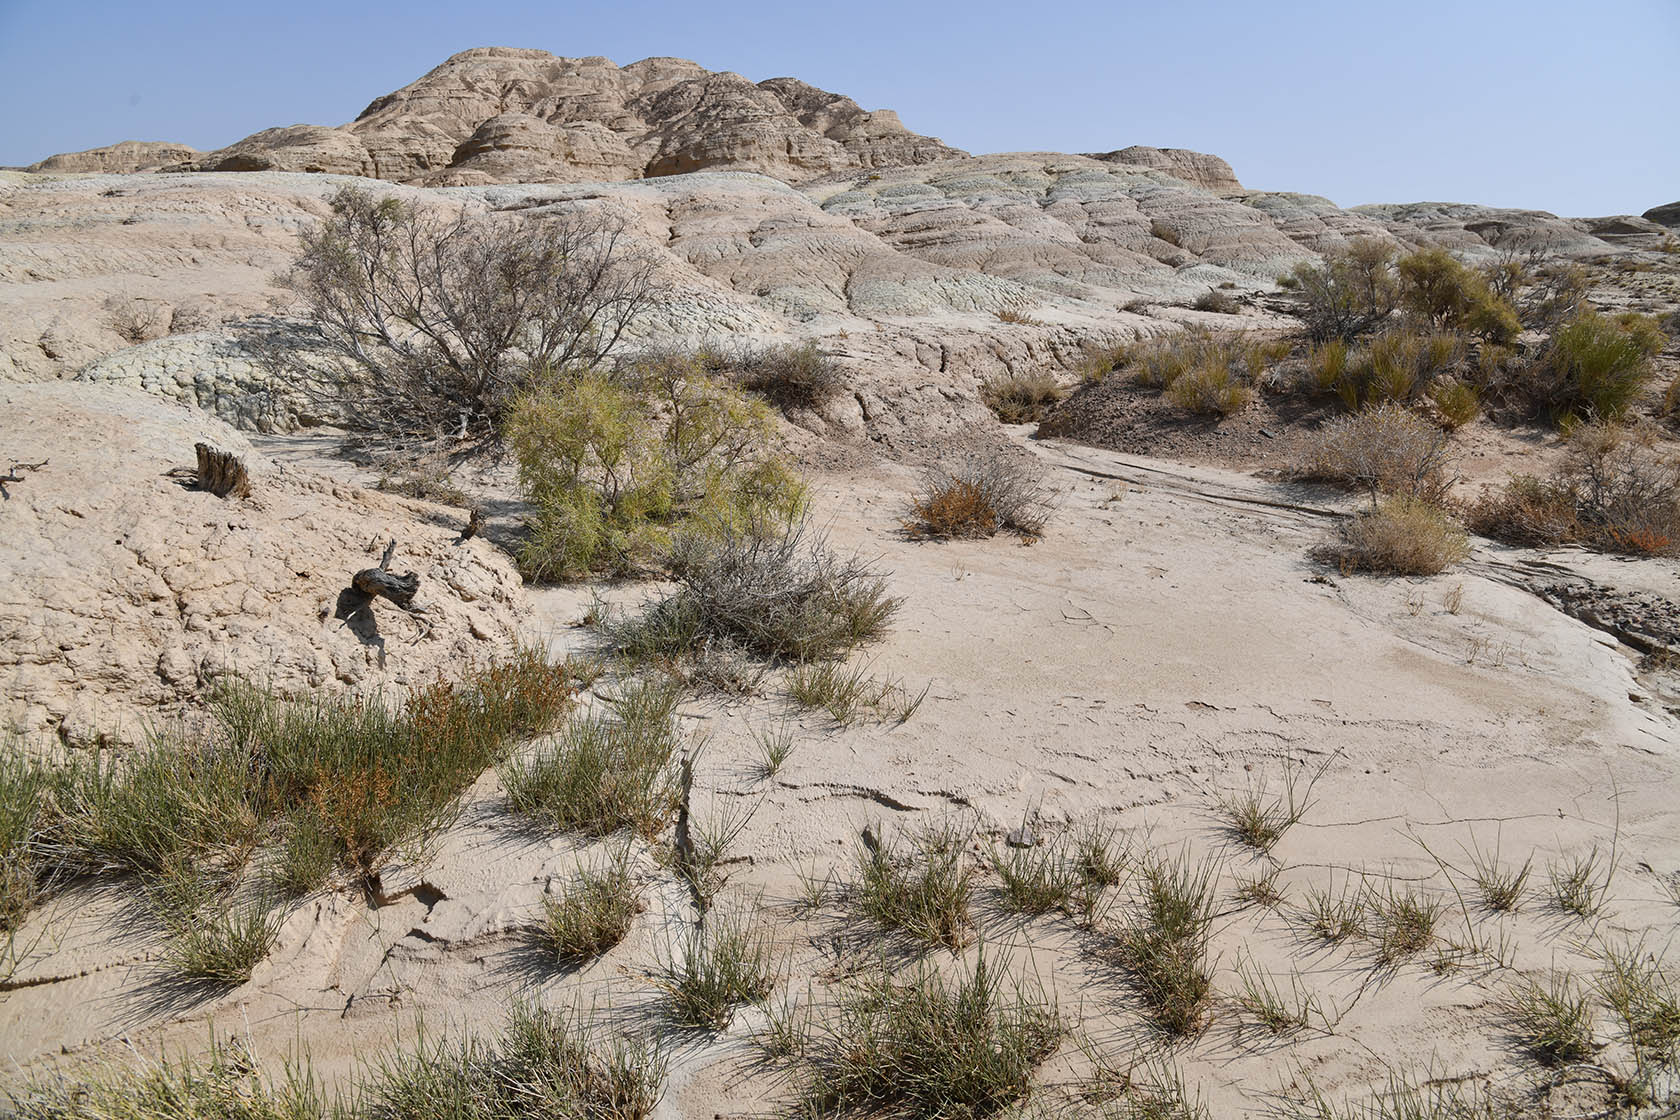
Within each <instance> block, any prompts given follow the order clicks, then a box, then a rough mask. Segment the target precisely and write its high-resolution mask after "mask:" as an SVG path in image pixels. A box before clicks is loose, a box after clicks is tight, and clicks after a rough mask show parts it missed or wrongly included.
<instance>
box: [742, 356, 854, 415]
mask: <svg viewBox="0 0 1680 1120" xmlns="http://www.w3.org/2000/svg"><path fill="white" fill-rule="evenodd" d="M720 360H722V361H723V362H724V363H725V364H727V365H729V366H731V367H733V369H734V372H735V382H736V384H738V385H739V386H740V387H741V388H743V389H746V390H748V391H750V392H754V393H758V394H760V395H762V396H764V397H766V398H768V399H769V400H770V402H771V403H772V404H774V405H775V406H776V407H778V408H780V409H782V410H783V411H786V410H788V409H792V408H807V409H814V408H820V407H821V406H822V405H824V404H826V403H827V402H829V401H831V400H833V399H834V398H835V397H838V396H839V395H840V394H841V393H843V392H845V391H846V374H845V371H844V370H842V369H841V368H840V364H839V363H838V362H836V361H835V360H834V359H833V358H832V357H830V356H829V355H827V354H825V353H823V352H822V350H821V349H819V348H818V347H817V344H816V343H814V342H807V343H803V344H802V345H798V346H793V345H782V346H766V347H762V348H759V349H755V350H746V351H744V352H742V353H741V354H739V355H736V356H734V357H732V358H725V359H720Z"/></svg>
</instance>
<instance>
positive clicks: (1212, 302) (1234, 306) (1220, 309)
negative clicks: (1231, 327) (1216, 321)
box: [1190, 288, 1242, 315]
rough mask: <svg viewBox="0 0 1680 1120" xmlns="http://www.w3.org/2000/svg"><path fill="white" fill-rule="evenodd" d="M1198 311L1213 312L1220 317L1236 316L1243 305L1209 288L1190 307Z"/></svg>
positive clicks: (1217, 290) (1216, 289)
mask: <svg viewBox="0 0 1680 1120" xmlns="http://www.w3.org/2000/svg"><path fill="white" fill-rule="evenodd" d="M1190 306H1191V307H1193V308H1195V309H1196V310H1197V311H1212V312H1215V313H1217V314H1220V315H1235V314H1236V313H1237V312H1238V311H1240V310H1242V305H1241V304H1239V303H1238V302H1237V301H1236V300H1235V299H1233V298H1232V297H1230V296H1228V295H1226V294H1225V293H1224V292H1222V291H1220V290H1219V289H1218V288H1209V289H1208V290H1207V291H1205V292H1203V293H1202V294H1201V295H1199V296H1197V297H1196V301H1195V302H1194V303H1192V304H1191V305H1190Z"/></svg>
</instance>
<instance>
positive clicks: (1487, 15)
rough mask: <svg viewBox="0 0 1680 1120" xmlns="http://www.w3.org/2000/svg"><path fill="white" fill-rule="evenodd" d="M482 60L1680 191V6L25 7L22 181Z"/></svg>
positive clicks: (1552, 204)
mask: <svg viewBox="0 0 1680 1120" xmlns="http://www.w3.org/2000/svg"><path fill="white" fill-rule="evenodd" d="M473 46H519V47H538V48H541V49H543V50H548V51H552V52H553V53H555V54H560V55H570V56H583V55H606V56H607V57H609V58H611V59H613V60H614V61H615V62H618V63H620V64H624V63H628V62H633V61H635V60H637V59H639V58H645V57H648V56H650V55H677V56H680V57H684V58H692V59H694V60H695V61H697V62H699V63H700V64H701V65H703V66H706V67H707V68H709V69H713V70H734V71H736V72H738V73H741V74H744V75H746V76H747V77H748V78H751V79H753V80H755V81H758V80H762V79H764V78H772V77H779V76H783V75H791V76H793V77H797V78H801V79H803V80H805V81H808V82H811V83H812V84H814V85H818V86H821V87H823V88H825V89H829V90H832V91H835V92H837V93H843V94H847V95H849V96H851V97H853V98H855V99H856V100H857V101H859V102H860V103H862V105H863V106H864V108H866V109H880V108H887V109H896V110H897V111H898V112H899V113H900V115H901V116H902V117H903V119H904V123H905V124H906V126H908V127H909V128H911V129H913V130H915V131H917V132H922V133H927V134H929V135H933V136H938V137H940V138H941V139H943V140H944V141H945V142H946V143H949V144H952V145H954V146H956V147H959V148H966V149H968V150H969V151H972V152H977V153H978V152H996V151H1018V150H1024V149H1038V150H1049V151H1064V152H1089V151H1108V150H1111V149H1114V148H1121V147H1125V146H1127V145H1129V144H1153V145H1156V146H1158V147H1178V148H1194V149H1197V150H1200V151H1206V152H1213V153H1216V154H1218V155H1221V156H1223V157H1225V158H1226V159H1227V160H1229V161H1230V162H1231V164H1232V166H1233V167H1234V168H1235V169H1236V172H1237V175H1238V177H1239V178H1241V179H1242V181H1243V182H1244V183H1245V184H1247V185H1248V186H1251V187H1257V188H1262V189H1268V190H1299V191H1305V192H1308V193H1313V194H1323V195H1327V196H1329V197H1330V198H1331V199H1333V200H1335V201H1336V202H1338V203H1340V204H1342V205H1345V206H1350V205H1355V204H1358V203H1363V202H1407V201H1419V200H1450V201H1464V202H1483V203H1488V204H1492V205H1503V206H1528V207H1536V208H1540V209H1547V210H1552V211H1555V212H1558V213H1562V214H1566V215H1579V216H1596V215H1601V214H1612V213H1629V212H1631V213H1639V212H1641V211H1643V210H1645V209H1647V208H1648V207H1651V206H1654V205H1657V204H1658V203H1664V202H1672V201H1675V200H1676V199H1680V0H1458V2H1456V3H1454V2H1444V0H1393V2H1390V3H1368V2H1360V0H1346V2H1342V3H1328V2H1319V0H1235V2H1233V0H1153V2H1148V3H1135V2H1131V0H1113V2H1109V3H1101V2H1090V0H1061V2H1055V3H1046V2H1043V0H1017V2H1014V3H1009V4H1002V3H991V2H985V0H976V2H972V3H963V4H956V3H946V2H939V3H925V2H918V0H897V2H881V0H826V2H817V3H800V2H798V0H788V2H783V3H768V2H757V0H752V2H734V0H713V2H696V0H629V2H621V3H618V4H604V3H603V4H578V3H567V2H564V0H547V2H536V3H530V2H526V0H480V2H477V3H473V2H462V0H408V2H407V3H402V4H388V3H382V2H377V0H336V2H330V3H329V2H321V0H278V2H276V3H253V2H250V0H220V2H212V0H173V2H172V0H150V2H148V0H121V2H111V0H0V164H25V163H31V162H33V161H35V160H37V159H40V158H42V157H44V156H47V155H49V154H51V153H54V152H61V151H73V150H77V149H81V148H89V147H95V146H98V145H102V144H109V143H113V142H115V141H117V140H124V139H143V140H174V141H180V142H183V143H187V144H191V145H192V146H194V147H197V148H215V147H220V146H222V145H224V144H228V143H231V142H233V141H234V140H237V139H239V138H241V137H243V136H246V135H248V134H250V133H252V132H255V131H257V130H258V129H260V128H266V127H269V126H272V125H287V124H296V123H311V124H342V123H344V122H346V121H349V120H351V119H352V118H354V117H355V116H356V115H357V114H358V113H360V112H361V110H362V109H363V108H364V107H365V106H366V105H367V103H368V102H369V101H371V100H373V99H374V98H375V97H377V96H378V95H380V94H383V93H387V92H389V91H391V90H393V89H396V88H397V87H399V86H402V85H404V84H406V83H408V82H410V81H412V80H413V79H415V78H417V77H419V76H420V75H421V74H422V73H424V72H425V71H426V70H429V69H430V68H431V67H433V66H435V65H436V64H437V63H439V62H441V61H442V60H443V59H444V58H445V57H447V56H448V55H450V54H452V53H454V52H455V51H458V50H462V49H465V48H467V47H473Z"/></svg>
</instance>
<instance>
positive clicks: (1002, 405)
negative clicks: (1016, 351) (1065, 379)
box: [980, 372, 1067, 424]
mask: <svg viewBox="0 0 1680 1120" xmlns="http://www.w3.org/2000/svg"><path fill="white" fill-rule="evenodd" d="M1066 396H1067V390H1066V389H1064V388H1062V386H1061V384H1060V383H1059V382H1058V381H1057V380H1056V379H1055V378H1054V377H1052V376H1051V375H1050V374H1048V373H1042V372H1041V373H1015V374H1007V375H1005V376H1003V377H996V378H993V379H991V380H989V381H982V382H981V383H980V400H981V402H982V403H983V404H985V406H986V407H987V408H989V409H991V410H992V414H993V415H994V416H996V417H997V418H998V419H999V420H1001V421H1003V422H1004V423H1005V424H1036V423H1038V422H1039V421H1040V420H1043V419H1044V417H1045V416H1047V415H1048V414H1049V412H1050V410H1051V409H1052V408H1054V407H1055V406H1056V405H1057V404H1059V403H1061V401H1062V399H1063V398H1064V397H1066Z"/></svg>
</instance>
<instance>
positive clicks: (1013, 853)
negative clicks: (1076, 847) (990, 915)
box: [987, 843, 1086, 915]
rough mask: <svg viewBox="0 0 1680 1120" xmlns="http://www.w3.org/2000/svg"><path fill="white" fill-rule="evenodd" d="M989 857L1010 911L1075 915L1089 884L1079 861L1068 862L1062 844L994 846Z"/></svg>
mask: <svg viewBox="0 0 1680 1120" xmlns="http://www.w3.org/2000/svg"><path fill="white" fill-rule="evenodd" d="M987 858H988V862H990V863H991V866H992V870H993V871H994V872H995V873H996V874H997V877H998V884H999V886H1001V887H1002V901H1003V905H1004V907H1005V908H1006V909H1009V910H1013V911H1015V912H1016V913H1018V914H1028V915H1037V914H1048V913H1049V912H1050V911H1052V910H1061V911H1064V912H1066V913H1069V914H1071V913H1073V912H1074V905H1075V901H1076V900H1077V899H1078V897H1079V895H1080V893H1081V888H1082V887H1083V886H1084V885H1085V882H1086V881H1085V879H1084V877H1083V876H1082V875H1081V874H1080V867H1079V864H1078V862H1077V861H1076V860H1070V859H1068V858H1067V857H1066V854H1065V853H1064V852H1063V851H1062V849H1061V847H1060V846H1059V845H1056V844H1047V843H1037V844H1034V845H1032V846H1031V847H1027V848H1017V847H1009V846H1005V847H1004V848H1003V850H1001V851H1000V850H999V849H998V848H997V847H996V845H993V847H992V849H991V851H990V852H989V853H988V857H987Z"/></svg>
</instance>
